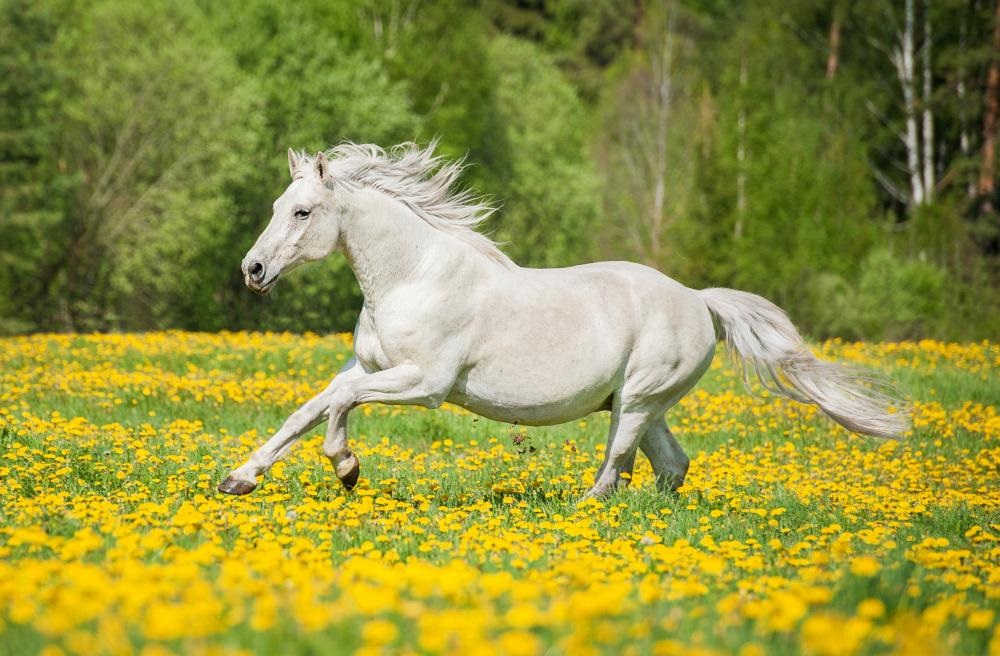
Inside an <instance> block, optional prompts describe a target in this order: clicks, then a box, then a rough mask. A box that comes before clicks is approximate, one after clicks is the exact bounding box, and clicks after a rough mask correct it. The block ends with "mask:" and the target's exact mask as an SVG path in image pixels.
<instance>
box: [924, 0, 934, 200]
mask: <svg viewBox="0 0 1000 656" xmlns="http://www.w3.org/2000/svg"><path fill="white" fill-rule="evenodd" d="M931 37H932V33H931V6H930V0H924V48H923V57H922V58H921V59H922V61H923V83H924V88H923V92H924V93H923V105H924V107H923V110H924V112H923V113H924V116H923V118H924V132H923V141H924V143H923V151H924V202H926V203H930V202H931V201H932V200H933V199H934V113H933V110H931V92H932V91H933V79H932V72H931V42H932V38H931Z"/></svg>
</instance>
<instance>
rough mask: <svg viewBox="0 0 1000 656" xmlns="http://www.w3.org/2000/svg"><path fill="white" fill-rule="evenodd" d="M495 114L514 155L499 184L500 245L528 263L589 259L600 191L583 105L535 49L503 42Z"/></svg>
mask: <svg viewBox="0 0 1000 656" xmlns="http://www.w3.org/2000/svg"><path fill="white" fill-rule="evenodd" d="M490 54H491V56H492V57H493V61H494V62H495V64H494V65H495V67H496V69H497V88H496V111H497V114H498V115H499V117H500V118H501V121H502V123H503V125H504V126H505V128H506V129H505V131H504V135H505V137H506V141H507V143H508V144H509V146H510V151H511V152H512V153H513V154H514V156H513V158H512V161H511V163H510V172H509V177H508V178H506V179H505V180H502V181H500V182H499V184H498V185H497V186H496V187H495V188H496V190H497V195H498V196H499V198H501V199H502V201H503V211H502V213H501V217H500V229H499V230H498V232H497V236H498V238H499V239H500V241H504V242H509V243H510V245H509V246H508V247H507V250H508V252H509V253H510V254H511V255H512V256H513V257H514V259H515V260H516V261H517V262H519V263H520V264H523V265H531V266H564V265H568V264H572V263H574V260H576V261H578V260H579V259H580V258H581V257H586V254H587V250H588V247H589V239H590V236H591V233H592V230H593V227H594V224H595V219H596V216H597V206H598V186H597V181H596V178H595V176H594V172H593V169H592V168H591V167H590V164H589V162H588V160H587V158H586V156H585V153H584V146H583V140H582V131H583V108H582V106H581V104H580V101H579V100H578V98H577V96H576V93H575V92H574V90H573V88H572V87H571V86H570V85H569V84H568V83H567V82H566V81H565V80H563V79H562V77H561V76H560V74H559V71H558V69H556V68H555V67H554V66H553V65H552V64H551V63H550V62H549V61H548V60H547V58H546V57H545V56H544V55H543V54H542V53H540V52H539V51H538V49H537V48H536V47H535V46H533V45H531V44H530V43H528V42H526V41H520V40H518V39H515V38H513V37H498V38H497V39H496V40H495V41H494V42H493V46H492V49H491V53H490Z"/></svg>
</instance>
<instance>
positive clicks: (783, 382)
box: [219, 143, 908, 496]
mask: <svg viewBox="0 0 1000 656" xmlns="http://www.w3.org/2000/svg"><path fill="white" fill-rule="evenodd" d="M433 149H434V146H433V144H432V145H431V146H430V147H429V148H427V149H420V148H419V147H417V146H416V145H415V144H412V143H407V144H402V145H400V146H397V147H395V148H393V149H391V150H390V151H389V152H388V153H387V152H386V151H384V150H382V149H381V148H379V147H377V146H373V145H355V144H344V145H340V146H337V147H336V148H333V149H332V150H330V151H328V152H327V153H318V154H317V155H316V156H315V157H307V156H305V155H300V154H297V153H295V152H294V151H292V150H289V151H288V166H289V170H290V171H291V175H292V182H291V184H290V185H289V186H288V188H287V189H286V190H285V192H284V193H283V194H282V195H281V196H280V197H279V198H278V200H277V201H275V203H274V207H273V210H274V213H273V216H272V218H271V222H270V223H269V224H268V226H267V228H266V229H265V230H264V232H263V233H262V234H261V235H260V237H259V238H258V239H257V242H256V243H255V244H254V245H253V248H251V249H250V251H249V252H248V253H247V256H246V258H244V260H243V272H244V274H245V280H246V284H247V286H248V287H249V288H250V289H252V290H254V291H256V292H258V293H261V294H266V293H267V292H269V291H270V290H271V288H272V287H274V284H275V283H276V282H277V281H278V278H279V277H280V276H281V275H282V274H284V273H287V272H288V271H290V270H291V269H293V268H294V267H296V266H298V265H299V264H302V263H303V262H306V261H309V260H318V259H320V258H324V257H326V256H327V255H330V254H331V253H333V252H334V251H341V252H343V253H344V254H345V255H346V257H347V261H348V263H349V264H350V266H351V268H352V269H353V271H354V274H355V275H356V276H357V279H358V282H359V283H360V285H361V290H362V292H363V294H364V306H363V307H362V310H361V316H360V318H359V319H358V323H357V327H356V328H355V333H354V357H353V358H352V359H351V360H350V361H349V362H348V363H347V364H346V365H345V366H344V367H343V369H341V370H340V372H339V373H338V374H337V376H336V378H334V379H333V381H332V382H331V383H330V384H329V386H327V388H326V389H324V390H323V391H322V392H320V393H319V394H318V395H316V396H315V397H314V398H313V399H311V400H310V401H308V402H307V403H306V404H305V405H303V406H302V407H301V408H299V409H298V410H297V411H296V412H295V413H294V414H292V415H291V417H289V418H288V420H287V421H285V423H284V425H283V426H282V427H281V429H280V430H279V431H278V432H277V433H275V434H274V436H273V437H271V439H269V440H268V441H267V443H266V444H264V445H263V446H261V447H260V448H259V449H258V450H257V451H256V452H254V454H253V455H252V456H251V457H250V459H249V460H248V461H247V462H246V463H245V464H243V465H242V466H240V467H238V468H237V469H235V470H234V471H233V472H232V473H231V474H230V475H229V476H228V477H227V478H226V479H225V480H224V481H223V482H222V483H221V484H220V485H219V490H220V491H222V492H226V493H229V494H247V493H249V492H251V491H252V490H253V489H254V488H255V487H256V486H257V477H258V476H260V475H262V474H264V473H265V472H266V471H267V470H268V469H269V468H270V467H271V466H272V465H273V464H274V463H275V462H276V461H277V460H278V459H280V458H281V457H282V456H283V455H284V454H285V453H286V452H287V451H288V450H289V448H290V447H291V446H292V444H293V443H294V442H295V441H296V440H297V439H298V438H299V437H300V436H302V435H303V434H304V433H306V432H308V431H309V430H311V429H312V428H314V427H315V426H317V425H318V424H320V423H321V422H323V421H324V420H327V419H328V420H329V428H328V429H327V433H326V439H325V441H324V442H323V453H324V454H325V455H326V456H327V457H328V458H329V459H330V461H331V462H332V463H333V467H334V469H335V470H336V473H337V477H338V478H339V479H340V480H341V482H342V483H343V484H344V486H345V487H346V488H347V489H348V490H350V489H352V488H353V487H354V486H355V484H356V483H357V480H358V474H359V463H358V459H357V457H356V456H355V455H354V454H353V453H352V452H351V449H350V446H349V443H348V438H347V415H348V413H349V412H350V411H351V409H353V408H355V407H356V406H358V405H361V404H363V403H389V404H410V405H422V406H426V407H429V408H436V407H438V406H439V405H441V403H443V402H445V401H448V402H449V403H453V404H456V405H459V406H462V407H464V408H467V409H469V410H471V411H472V412H475V413H478V414H480V415H483V416H485V417H489V418H490V419H496V420H499V421H505V422H517V423H520V424H528V425H551V424H558V423H562V422H567V421H571V420H574V419H578V418H580V417H582V416H584V415H587V414H589V413H591V412H594V411H597V410H610V411H611V430H610V433H609V435H608V444H607V449H606V450H605V454H604V462H603V464H602V465H601V467H600V470H599V471H598V473H597V477H596V480H595V481H594V485H593V487H592V488H590V491H589V492H588V496H603V495H606V494H608V493H609V492H611V491H612V490H614V489H615V488H616V487H619V486H622V485H625V484H627V482H628V478H629V477H628V476H624V477H623V476H622V474H623V473H631V470H632V467H633V464H634V460H635V455H636V449H637V448H638V449H641V450H642V452H643V453H644V454H645V455H646V456H647V457H648V458H649V460H650V463H651V464H652V467H653V471H654V473H655V475H656V482H657V485H658V487H659V488H660V489H661V490H673V489H676V488H677V487H679V486H680V485H681V484H682V483H683V481H684V476H685V475H686V473H687V469H688V458H687V456H686V455H685V454H684V451H683V450H682V449H681V447H680V445H679V444H678V443H677V440H676V439H674V436H673V434H672V433H671V432H670V429H669V428H668V427H667V424H666V422H665V421H664V414H665V412H666V411H667V410H668V409H669V408H670V407H671V406H673V405H674V404H675V403H677V402H678V401H679V400H680V398H681V397H683V396H684V395H685V394H686V393H687V392H688V390H690V389H691V387H692V386H693V385H694V384H695V383H696V382H697V381H698V379H699V378H700V377H701V376H702V374H703V373H704V372H705V370H706V369H707V368H708V366H709V363H710V362H711V361H712V357H713V354H714V352H715V344H716V341H717V340H718V339H719V338H725V339H726V341H727V342H728V345H729V347H730V349H731V350H733V351H735V353H736V354H738V355H739V356H740V357H741V358H742V360H743V367H744V374H747V373H749V372H750V371H753V372H755V373H756V374H757V375H758V376H759V377H760V378H761V380H762V381H763V382H764V383H765V385H767V386H768V387H769V388H770V389H772V390H775V391H777V392H780V393H783V394H785V395H787V396H790V397H792V398H795V399H797V400H800V401H804V402H811V403H815V404H816V405H817V406H819V408H820V409H822V410H823V411H824V412H825V413H826V414H827V415H829V416H830V417H831V418H832V419H833V420H834V421H836V422H838V423H840V424H842V425H843V426H845V427H846V428H848V429H850V430H852V431H856V432H859V433H864V434H867V435H873V436H878V437H892V438H896V437H899V436H901V435H902V433H903V432H904V431H905V430H906V429H907V425H908V418H907V414H906V412H905V411H902V409H900V411H897V412H891V411H890V410H891V408H889V406H896V407H897V408H899V404H898V403H896V402H895V401H893V399H892V398H890V397H889V396H887V395H884V394H881V393H878V392H875V391H873V390H872V389H871V387H870V385H867V384H864V383H863V382H862V381H861V380H860V378H859V376H858V375H857V374H855V373H853V372H851V371H850V370H848V369H846V368H843V367H841V366H839V365H836V364H833V363H829V362H824V361H820V360H818V359H816V358H815V357H814V356H813V355H812V354H811V353H810V351H809V349H808V348H807V347H806V346H805V344H804V343H803V341H802V339H801V338H800V337H799V335H798V333H797V332H796V330H795V328H794V327H793V326H792V324H791V323H790V322H789V320H788V318H787V317H786V316H785V313H784V312H783V311H782V310H781V309H780V308H778V307H777V306H775V305H773V304H772V303H770V302H769V301H767V300H765V299H764V298H761V297H760V296H755V295H753V294H749V293H746V292H741V291H735V290H731V289H703V290H700V291H698V290H693V289H688V288H687V287H684V286H683V285H681V284H679V283H677V282H675V281H673V280H671V279H670V278H668V277H666V276H665V275H663V274H662V273H660V272H659V271H656V270H654V269H651V268H649V267H645V266H641V265H639V264H632V263H629V262H600V263H594V264H584V265H581V266H574V267H569V268H565V269H528V268H523V267H519V266H517V265H516V264H514V262H512V261H511V260H510V259H509V258H508V257H507V256H506V255H504V254H503V253H502V252H501V251H500V250H499V249H498V248H497V246H496V245H495V244H494V243H493V242H492V241H490V240H489V239H488V238H486V237H485V236H484V235H482V234H480V233H479V232H476V231H475V230H474V228H475V227H476V226H477V225H478V224H479V223H480V222H481V221H482V220H483V219H485V218H486V217H487V216H488V215H489V214H490V213H491V211H492V208H490V207H489V206H487V205H485V204H483V203H482V202H481V201H479V200H477V199H476V198H475V197H473V196H472V195H471V194H469V193H468V192H457V193H456V192H454V191H453V187H454V184H455V182H456V179H457V177H458V175H459V173H460V172H461V168H462V165H461V163H460V162H458V163H445V162H443V161H442V160H441V159H440V158H438V157H435V156H434V155H433ZM859 383H861V384H859Z"/></svg>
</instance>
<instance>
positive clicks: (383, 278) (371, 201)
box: [341, 189, 447, 307]
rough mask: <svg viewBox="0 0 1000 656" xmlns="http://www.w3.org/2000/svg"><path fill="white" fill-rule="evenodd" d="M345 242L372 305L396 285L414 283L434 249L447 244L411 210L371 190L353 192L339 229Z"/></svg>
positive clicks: (363, 292)
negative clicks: (350, 203)
mask: <svg viewBox="0 0 1000 656" xmlns="http://www.w3.org/2000/svg"><path fill="white" fill-rule="evenodd" d="M341 243H342V246H343V250H344V254H345V256H346V257H347V261H348V263H349V264H350V266H351V269H352V270H353V271H354V276H355V277H356V278H357V279H358V284H359V285H360V286H361V292H362V294H364V297H365V303H366V304H368V305H369V306H371V307H376V306H377V305H378V304H379V303H380V302H381V300H382V299H384V298H385V297H386V295H387V294H388V293H389V292H390V291H392V289H393V288H394V287H395V286H396V285H398V284H400V283H401V282H403V281H406V282H412V281H413V280H414V279H415V277H416V275H418V273H419V271H420V269H421V265H422V263H424V262H425V261H426V260H427V258H428V257H429V256H430V254H431V253H432V252H434V253H437V252H438V251H439V249H441V248H447V244H446V240H445V239H443V235H441V234H440V233H439V232H438V231H437V230H435V229H434V228H433V227H431V226H430V225H428V224H427V223H426V222H425V221H424V220H423V219H421V218H420V217H419V216H417V215H416V214H415V213H414V212H413V211H412V210H410V209H409V208H408V207H406V206H405V205H403V204H402V203H401V202H399V201H397V200H396V199H394V198H391V197H389V196H387V195H385V194H382V193H380V192H377V191H374V190H371V189H363V190H361V191H359V192H357V193H356V194H355V195H354V203H353V207H352V209H351V211H350V212H348V214H347V220H346V221H345V222H344V224H343V225H342V228H341Z"/></svg>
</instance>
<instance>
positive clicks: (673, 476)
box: [639, 419, 691, 492]
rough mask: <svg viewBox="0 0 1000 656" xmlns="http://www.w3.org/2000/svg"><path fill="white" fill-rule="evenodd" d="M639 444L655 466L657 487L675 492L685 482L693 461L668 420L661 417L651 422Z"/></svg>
mask: <svg viewBox="0 0 1000 656" xmlns="http://www.w3.org/2000/svg"><path fill="white" fill-rule="evenodd" d="M639 446H640V448H641V449H642V452H643V453H644V454H646V457H647V458H649V463H650V464H651V465H652V466H653V474H654V475H655V476H656V487H657V489H659V490H660V491H661V492H674V491H676V490H677V488H679V487H680V486H682V485H683V484H684V478H685V477H686V476H687V471H688V465H690V463H691V461H690V459H689V458H688V456H687V454H686V453H684V449H682V448H681V445H680V444H679V443H678V442H677V438H675V437H674V434H673V433H671V432H670V427H669V426H667V422H666V421H664V420H663V419H660V420H659V421H654V422H653V423H652V424H650V426H649V428H648V429H646V433H645V434H644V435H643V436H642V442H641V443H640V445H639Z"/></svg>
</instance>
